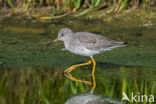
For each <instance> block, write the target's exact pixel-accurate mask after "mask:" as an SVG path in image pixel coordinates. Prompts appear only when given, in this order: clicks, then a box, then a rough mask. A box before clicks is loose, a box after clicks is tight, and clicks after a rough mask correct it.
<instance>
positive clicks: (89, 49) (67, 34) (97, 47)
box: [53, 28, 127, 75]
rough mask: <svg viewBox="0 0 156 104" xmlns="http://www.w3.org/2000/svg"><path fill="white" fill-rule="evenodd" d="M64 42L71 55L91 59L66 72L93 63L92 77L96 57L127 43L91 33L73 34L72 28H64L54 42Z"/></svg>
mask: <svg viewBox="0 0 156 104" xmlns="http://www.w3.org/2000/svg"><path fill="white" fill-rule="evenodd" d="M58 40H60V41H63V42H64V45H65V49H67V50H68V51H70V52H71V53H74V54H77V55H81V56H86V57H89V61H88V62H86V63H82V64H77V65H72V66H71V67H69V68H68V69H66V70H65V71H64V72H66V73H69V72H71V71H72V70H74V69H76V67H79V66H84V65H89V64H91V63H92V62H93V69H92V75H93V74H94V73H95V67H96V62H95V60H94V58H93V56H94V55H96V54H100V53H102V52H105V51H110V50H112V49H114V48H118V47H123V46H126V44H127V42H119V41H115V40H111V39H109V38H107V37H104V36H101V35H98V34H95V33H91V32H73V31H72V30H71V29H70V28H62V29H61V30H60V31H59V32H58V36H57V38H56V39H55V40H53V42H56V41H58Z"/></svg>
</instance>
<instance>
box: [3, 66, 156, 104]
mask: <svg viewBox="0 0 156 104" xmlns="http://www.w3.org/2000/svg"><path fill="white" fill-rule="evenodd" d="M90 69H91V66H90V68H89V67H81V68H78V69H77V70H75V71H73V72H72V73H73V76H75V77H76V78H79V79H81V80H90V81H91V79H92V77H91V70H90ZM63 70H65V69H60V68H49V67H38V68H37V67H36V68H32V67H28V68H9V69H6V70H1V71H0V92H1V93H0V104H64V102H65V101H66V100H67V99H69V97H71V96H73V95H75V94H79V93H82V92H88V91H90V89H91V86H89V85H86V84H84V83H80V82H75V81H71V80H69V79H68V78H65V76H64V74H63ZM147 70H148V71H147ZM155 74H156V73H155V69H154V68H148V67H123V66H121V67H119V66H115V67H112V66H101V67H98V66H97V68H96V73H95V78H96V83H97V87H96V88H95V93H98V94H102V95H105V96H108V97H110V98H115V99H118V100H121V99H122V92H125V93H126V94H127V95H128V96H129V97H130V96H131V93H132V92H133V93H134V94H137V93H138V92H139V93H140V95H144V94H146V95H147V96H149V95H154V96H156V81H155V80H153V79H155ZM152 80H153V81H152ZM128 104H139V103H128ZM142 104H143V103H142ZM144 104H147V103H146V102H145V103H144ZM148 104H152V103H148Z"/></svg>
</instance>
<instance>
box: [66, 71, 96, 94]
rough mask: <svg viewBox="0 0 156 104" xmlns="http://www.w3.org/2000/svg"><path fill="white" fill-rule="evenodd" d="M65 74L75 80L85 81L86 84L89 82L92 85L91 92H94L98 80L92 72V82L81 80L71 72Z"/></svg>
mask: <svg viewBox="0 0 156 104" xmlns="http://www.w3.org/2000/svg"><path fill="white" fill-rule="evenodd" d="M65 76H66V77H67V78H69V79H71V80H73V81H76V82H83V83H85V84H88V85H90V86H92V88H91V93H93V91H94V89H95V87H96V81H95V75H94V74H93V73H92V82H91V81H85V80H81V79H78V78H75V77H73V76H72V75H71V74H70V73H65Z"/></svg>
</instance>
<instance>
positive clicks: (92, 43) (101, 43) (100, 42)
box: [75, 32, 123, 50]
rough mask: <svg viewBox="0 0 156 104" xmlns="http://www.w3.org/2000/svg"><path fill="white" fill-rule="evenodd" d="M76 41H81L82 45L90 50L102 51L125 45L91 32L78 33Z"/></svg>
mask: <svg viewBox="0 0 156 104" xmlns="http://www.w3.org/2000/svg"><path fill="white" fill-rule="evenodd" d="M75 39H77V41H79V43H80V45H83V46H85V47H86V48H87V49H90V50H100V49H101V48H108V47H113V46H115V45H121V44H122V43H123V42H117V41H115V40H111V39H108V38H106V37H104V36H100V35H96V34H93V33H89V32H77V33H75Z"/></svg>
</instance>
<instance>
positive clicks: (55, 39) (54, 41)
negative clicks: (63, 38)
mask: <svg viewBox="0 0 156 104" xmlns="http://www.w3.org/2000/svg"><path fill="white" fill-rule="evenodd" d="M58 40H60V39H59V38H58V37H57V38H56V39H55V40H53V41H52V42H50V43H48V44H47V46H50V45H52V44H53V43H54V42H56V41H58Z"/></svg>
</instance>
